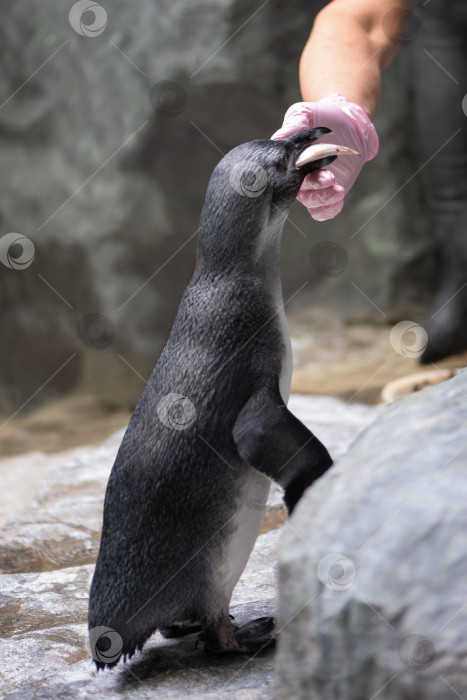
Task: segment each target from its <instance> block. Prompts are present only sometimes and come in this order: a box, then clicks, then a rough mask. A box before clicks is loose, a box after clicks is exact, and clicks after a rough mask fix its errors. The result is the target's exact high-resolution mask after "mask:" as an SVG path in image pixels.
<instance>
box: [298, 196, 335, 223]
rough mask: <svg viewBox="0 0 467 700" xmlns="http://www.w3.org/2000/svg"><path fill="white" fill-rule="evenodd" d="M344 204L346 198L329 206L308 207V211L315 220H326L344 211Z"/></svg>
mask: <svg viewBox="0 0 467 700" xmlns="http://www.w3.org/2000/svg"><path fill="white" fill-rule="evenodd" d="M343 206H344V200H343V199H342V200H341V201H340V202H337V203H336V204H331V205H330V206H328V207H307V209H308V213H309V214H310V216H311V217H312V218H313V219H314V220H315V221H326V220H327V219H333V218H334V217H335V216H337V215H338V214H339V212H341V211H342V208H343Z"/></svg>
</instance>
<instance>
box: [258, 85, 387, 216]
mask: <svg viewBox="0 0 467 700" xmlns="http://www.w3.org/2000/svg"><path fill="white" fill-rule="evenodd" d="M316 126H327V127H328V128H329V129H331V130H332V133H331V134H328V135H327V136H323V137H322V138H320V140H319V142H320V143H336V144H339V145H341V146H349V147H350V148H354V149H355V150H356V151H358V152H359V153H360V158H358V157H355V158H337V159H336V160H335V161H334V162H333V163H332V164H331V165H328V166H327V168H323V169H322V170H316V171H315V172H313V173H309V174H308V175H307V176H306V177H305V179H304V181H303V184H302V187H301V189H300V192H299V193H298V195H297V199H298V200H299V202H301V203H302V204H304V205H305V206H306V208H307V209H308V212H309V213H310V215H311V216H312V217H313V219H316V221H324V220H326V219H332V218H333V217H334V216H336V215H337V214H339V212H340V211H341V209H342V207H343V206H344V197H345V195H346V194H347V192H348V191H349V190H350V188H351V187H352V185H353V184H354V182H355V180H356V179H357V177H358V175H359V173H360V170H361V169H362V167H363V165H364V164H365V163H366V161H367V160H371V159H372V158H374V157H375V155H376V154H377V153H378V148H379V141H378V136H377V134H376V129H375V127H374V126H373V124H372V123H371V121H370V119H369V118H368V117H367V114H366V112H365V110H364V109H363V108H362V107H360V106H359V105H357V104H355V103H354V102H351V101H350V100H348V99H347V98H345V97H343V96H342V95H339V94H338V93H335V94H334V95H329V97H325V98H324V99H322V100H319V102H297V103H296V104H294V105H292V106H291V107H289V109H288V110H287V112H286V114H285V117H284V123H283V125H282V127H281V128H280V129H279V130H278V131H276V132H275V133H274V134H273V135H272V136H271V138H272V139H284V138H286V137H287V136H291V135H292V134H295V133H296V132H297V131H302V130H303V129H311V128H313V127H316Z"/></svg>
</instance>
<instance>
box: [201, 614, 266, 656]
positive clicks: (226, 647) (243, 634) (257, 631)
mask: <svg viewBox="0 0 467 700" xmlns="http://www.w3.org/2000/svg"><path fill="white" fill-rule="evenodd" d="M200 637H201V635H200ZM202 637H203V638H204V650H205V651H206V653H207V654H215V655H217V654H257V653H259V652H261V651H264V650H266V649H270V648H271V647H273V646H274V645H275V643H276V635H275V632H274V618H273V617H259V618H258V619H257V620H251V622H247V623H246V624H245V625H242V626H241V627H237V626H236V625H231V626H230V629H229V630H227V629H226V628H225V627H223V628H221V629H219V630H216V631H215V632H214V633H213V631H210V632H209V633H207V634H206V633H205V634H203V635H202Z"/></svg>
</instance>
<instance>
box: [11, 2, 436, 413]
mask: <svg viewBox="0 0 467 700" xmlns="http://www.w3.org/2000/svg"><path fill="white" fill-rule="evenodd" d="M324 4H325V3H323V2H317V1H313V0H293V1H291V2H287V3H284V2H282V1H280V0H266V1H264V0H255V2H251V1H248V2H247V1H246V0H190V1H188V0H139V1H138V2H137V3H135V2H128V0H112V2H110V1H109V0H102V2H100V3H99V4H98V5H97V4H96V3H92V2H84V3H83V2H78V3H75V4H73V3H72V2H61V3H57V2H56V0H41V1H40V2H34V3H33V2H30V1H28V0H15V2H14V3H10V2H5V1H4V2H2V5H3V13H2V14H3V20H2V23H1V27H0V52H1V61H2V71H1V78H0V81H1V82H0V153H1V160H2V168H1V180H2V186H1V188H0V237H3V238H2V239H1V241H0V247H1V246H3V248H2V249H1V250H0V257H1V261H2V264H0V314H1V335H0V364H1V379H0V413H2V414H4V415H7V416H8V415H11V413H12V412H15V411H17V410H18V409H19V408H20V407H23V410H29V409H31V408H33V407H34V406H37V405H39V404H40V403H43V402H45V401H47V400H48V399H50V398H51V397H57V396H61V395H63V394H65V393H66V392H69V391H71V390H79V391H83V392H88V393H89V392H93V393H95V394H101V395H106V396H115V397H126V398H128V399H129V400H130V401H133V400H134V399H135V398H136V397H137V396H138V395H139V394H140V392H141V390H142V388H143V386H144V384H143V381H144V380H145V379H146V378H147V376H148V374H149V372H150V370H151V369H152V367H153V365H154V363H155V361H156V360H157V358H158V355H159V353H160V351H161V349H162V347H163V345H164V342H165V340H166V338H167V335H168V333H169V331H170V327H171V324H172V321H173V318H174V315H175V312H176V309H177V306H178V303H179V300H180V297H181V294H182V292H183V290H184V287H185V286H186V284H187V282H188V280H189V278H190V276H191V273H192V271H193V266H194V261H195V252H196V229H197V224H198V217H199V213H200V209H201V206H202V203H203V199H204V193H205V190H206V186H207V183H208V180H209V177H210V174H211V172H212V169H213V168H214V166H215V165H216V163H217V162H218V160H219V159H220V157H221V155H222V154H223V153H225V152H226V151H228V150H229V149H230V148H232V147H234V146H236V145H238V144H239V143H242V142H244V141H248V140H252V139H256V138H267V137H269V136H270V134H271V133H272V132H273V131H275V130H276V129H277V128H278V127H279V126H280V125H281V123H282V118H283V114H284V112H285V111H286V109H287V107H288V106H289V105H290V104H292V103H293V102H296V101H298V100H299V99H300V93H299V87H298V62H299V57H300V53H301V50H302V48H303V46H304V43H305V41H306V39H307V37H308V34H309V32H310V29H311V26H312V23H313V18H314V16H315V14H316V12H317V11H319V9H320V8H321V7H322V6H323V5H324ZM70 10H72V12H71V13H70ZM409 40H410V41H411V40H414V41H416V33H415V34H414V36H413V37H409ZM406 43H407V42H406ZM406 48H407V47H406V46H404V45H403V46H402V49H401V51H400V52H399V54H398V57H397V59H396V60H395V62H394V63H393V64H392V65H391V67H390V68H389V69H388V70H387V71H386V73H385V75H384V89H383V99H382V103H381V105H380V108H379V112H378V116H377V119H376V128H377V130H378V133H379V136H380V140H381V150H380V154H379V156H378V157H377V159H376V160H375V161H373V162H371V163H370V164H368V165H366V166H365V168H364V170H363V172H362V175H361V176H360V178H359V180H358V182H357V184H356V185H355V187H354V188H353V190H352V192H351V194H350V195H349V196H348V197H347V204H346V206H345V207H344V210H343V212H342V213H341V214H340V215H339V216H338V217H337V218H336V219H333V220H331V221H328V222H323V223H317V222H315V221H313V220H312V219H311V218H310V217H309V216H308V214H307V212H306V210H305V209H304V208H303V207H302V206H301V205H299V204H295V205H294V207H293V210H292V212H291V215H290V221H289V223H288V224H287V225H286V229H285V233H284V238H283V245H282V271H283V285H284V299H285V300H286V301H287V300H289V299H290V304H289V305H288V307H287V308H294V307H297V306H303V305H310V304H314V305H319V306H321V307H322V306H325V307H326V308H328V309H329V313H331V314H336V315H340V316H342V317H343V318H345V319H347V320H349V321H351V320H354V319H362V318H365V319H368V318H369V319H374V320H375V322H381V321H395V320H398V319H400V318H405V317H407V315H408V314H410V317H411V318H419V317H420V314H421V313H422V312H423V310H424V309H425V308H426V305H427V302H428V301H429V298H430V295H431V294H432V293H433V279H434V275H435V262H436V260H435V254H436V251H435V249H434V247H433V244H432V243H431V239H430V237H429V235H427V221H426V216H425V214H424V207H423V202H422V198H421V195H420V192H419V189H418V180H417V178H413V179H412V181H411V182H410V183H409V186H404V184H405V183H406V181H407V180H409V179H410V178H411V176H412V175H413V173H414V171H415V168H416V166H415V165H414V160H413V154H412V148H411V143H412V137H413V133H412V124H411V119H410V112H409V105H410V99H409V98H410V95H409V94H408V88H407V87H406V81H405V73H406V70H407V56H406ZM316 70H317V71H319V70H320V66H318V65H317V66H316ZM398 190H400V192H399V193H398V195H397V196H396V197H393V195H394V193H395V192H396V191H398ZM10 233H15V234H17V235H16V237H15V236H10V237H6V234H10ZM323 241H324V242H326V243H323ZM330 244H332V245H330Z"/></svg>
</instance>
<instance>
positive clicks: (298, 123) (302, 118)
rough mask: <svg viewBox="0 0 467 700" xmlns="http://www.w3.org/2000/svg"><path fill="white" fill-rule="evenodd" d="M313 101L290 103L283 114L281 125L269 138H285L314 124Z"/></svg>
mask: <svg viewBox="0 0 467 700" xmlns="http://www.w3.org/2000/svg"><path fill="white" fill-rule="evenodd" d="M312 105H313V103H310V105H308V104H307V103H306V102H296V103H295V104H293V105H291V107H289V109H288V110H287V112H286V113H285V116H284V121H283V122H282V126H281V128H280V129H278V130H277V131H276V132H275V133H274V134H273V135H272V136H271V139H285V138H287V136H292V134H296V133H297V131H302V130H303V129H311V127H312V126H313V124H314V112H313V106H314V105H313V106H312Z"/></svg>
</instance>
